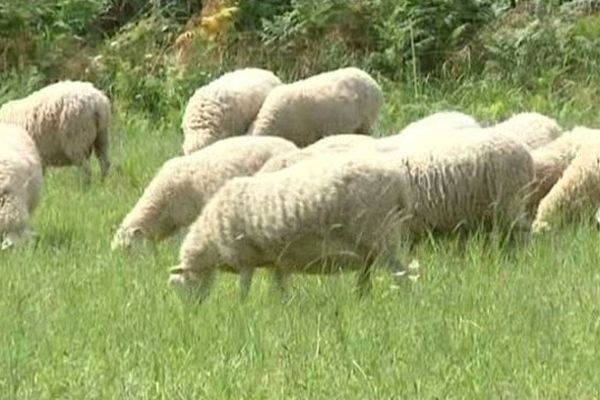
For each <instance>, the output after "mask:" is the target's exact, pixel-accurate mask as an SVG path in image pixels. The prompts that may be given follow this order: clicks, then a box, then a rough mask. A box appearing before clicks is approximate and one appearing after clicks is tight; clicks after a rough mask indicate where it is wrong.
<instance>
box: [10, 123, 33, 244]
mask: <svg viewBox="0 0 600 400" xmlns="http://www.w3.org/2000/svg"><path fill="white" fill-rule="evenodd" d="M42 186H43V175H42V163H41V159H40V155H39V152H38V150H37V148H36V146H35V142H34V141H33V139H32V138H31V137H30V136H29V135H28V133H27V131H25V130H24V129H23V128H21V127H19V126H17V125H11V124H5V123H0V240H2V245H1V247H2V249H3V250H4V249H6V248H8V247H11V246H16V245H18V244H20V243H22V242H23V241H24V239H25V238H26V237H27V234H28V233H29V232H30V231H31V230H30V228H29V219H30V218H31V215H32V214H33V212H34V210H35V209H36V207H37V205H38V203H39V199H40V196H41V191H42Z"/></svg>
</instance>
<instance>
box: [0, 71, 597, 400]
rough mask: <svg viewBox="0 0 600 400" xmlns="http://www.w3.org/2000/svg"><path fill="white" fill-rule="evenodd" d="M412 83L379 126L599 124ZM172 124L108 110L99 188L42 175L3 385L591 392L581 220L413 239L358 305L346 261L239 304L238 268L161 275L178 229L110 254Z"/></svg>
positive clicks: (169, 140)
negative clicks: (417, 273)
mask: <svg viewBox="0 0 600 400" xmlns="http://www.w3.org/2000/svg"><path fill="white" fill-rule="evenodd" d="M411 87H412V86H411ZM421 89H422V91H421V92H420V93H419V94H418V96H415V95H414V93H412V92H411V89H409V85H407V86H406V87H387V88H386V101H387V103H386V104H387V105H386V110H385V112H384V116H383V118H382V121H381V124H380V129H382V131H385V132H393V131H396V130H398V129H400V128H401V127H402V126H403V125H404V124H405V123H408V122H409V121H411V120H413V119H415V118H417V117H419V116H422V115H425V114H427V113H428V112H431V111H435V110H439V109H444V108H454V109H459V110H464V111H466V112H469V113H472V114H474V115H475V116H476V117H478V118H481V119H484V120H493V119H495V118H496V119H497V118H500V117H504V116H506V115H507V114H508V113H510V112H512V111H519V110H523V109H531V108H533V109H537V110H539V111H542V112H545V113H548V114H550V115H553V116H555V117H557V118H559V120H560V122H561V123H562V124H563V125H565V126H572V125H574V124H575V123H581V124H586V125H594V124H596V123H598V122H600V121H599V120H600V115H598V114H597V113H596V114H594V113H590V112H589V107H587V106H586V104H587V103H582V102H583V100H581V98H579V99H577V101H574V100H571V99H570V98H559V99H557V98H556V97H555V93H552V92H550V91H549V92H540V93H528V92H526V91H524V90H520V89H515V88H510V87H508V86H503V84H502V83H501V82H486V81H483V82H471V83H466V84H464V85H461V86H459V87H454V88H443V87H442V88H440V87H439V86H438V87H436V86H433V85H425V84H423V85H422V87H421ZM583 89H584V88H583V87H582V90H583ZM590 99H591V100H594V99H598V97H595V96H591V97H590ZM578 102H579V103H581V104H578ZM595 104H597V101H596V102H590V103H589V104H587V105H595ZM178 123H179V121H176V120H172V121H164V122H154V121H152V120H150V119H145V118H144V117H142V116H140V115H130V116H126V115H120V116H119V121H118V124H117V129H116V134H117V136H116V139H115V141H114V146H113V156H114V157H113V158H114V164H115V168H114V170H113V172H112V174H111V175H110V177H109V178H108V180H107V181H106V182H105V183H104V184H103V185H101V184H100V183H98V182H97V179H96V180H95V182H94V183H93V185H92V186H91V187H90V188H87V189H86V188H83V187H82V186H81V185H80V184H79V180H78V178H79V176H78V174H77V172H76V171H75V170H72V169H64V170H56V171H53V172H51V173H50V174H49V175H48V176H47V180H46V187H45V193H44V198H43V202H42V204H41V206H40V208H39V209H38V210H37V212H36V214H35V218H34V220H33V223H34V227H35V229H36V230H37V231H38V233H39V235H40V236H39V239H38V241H37V243H35V244H30V245H28V246H26V247H24V248H22V249H18V250H14V251H9V252H5V253H1V254H0V267H1V272H2V273H1V275H0V310H1V312H0V398H2V399H84V398H85V399H157V398H161V399H163V398H164V399H180V398H181V399H183V398H185V399H191V398H206V399H214V398H232V399H239V398H248V399H283V398H285V399H296V398H298V399H300V398H302V399H354V398H356V399H383V398H386V399H390V398H456V399H463V398H478V399H480V398H514V399H523V398H527V399H533V398H539V399H550V398H573V399H575V398H577V399H580V398H590V399H591V398H598V397H599V396H600V375H599V374H598V373H597V369H598V365H599V362H600V355H599V354H598V350H597V349H599V348H600V269H599V268H598V266H599V261H600V247H599V246H598V232H597V231H596V230H595V228H593V227H591V226H587V225H579V226H568V227H565V228H564V229H563V230H561V231H560V232H555V233H552V234H550V235H547V236H544V237H541V238H536V239H535V240H534V241H533V242H532V243H530V244H528V245H521V246H517V247H514V248H502V247H499V246H497V245H496V244H495V243H494V242H492V241H489V240H486V239H484V238H481V237H473V238H471V239H469V240H468V242H467V243H460V242H458V241H456V240H454V239H452V238H450V239H446V240H440V241H436V242H430V243H423V244H421V245H419V246H418V247H417V249H416V256H417V257H418V259H419V260H420V263H421V265H422V268H423V269H424V271H423V276H422V278H421V280H419V281H418V282H417V283H416V284H414V285H408V286H406V287H403V288H401V289H400V290H397V289H393V288H392V287H391V284H392V282H391V280H390V278H389V277H388V276H387V275H385V274H384V273H383V272H382V271H378V273H377V274H376V277H375V287H374V291H373V294H372V296H371V297H369V298H366V299H363V300H359V299H358V298H357V297H356V296H355V295H354V293H353V290H352V289H353V288H354V284H355V277H354V276H352V275H350V274H348V275H341V276H337V277H314V276H310V277H308V276H307V277H304V276H297V277H295V278H294V279H293V284H292V287H291V294H292V296H291V297H290V298H289V299H287V300H282V299H279V298H278V297H276V296H273V295H272V293H271V291H270V287H269V282H268V279H264V277H263V274H258V276H257V277H256V279H255V282H254V285H253V287H252V290H251V293H250V296H249V299H248V300H247V301H246V302H245V303H241V302H240V301H239V299H238V297H239V290H238V285H237V280H236V279H235V277H234V276H232V275H228V274H224V273H222V274H220V275H219V277H218V281H217V285H216V287H215V290H214V291H213V294H212V296H211V297H210V298H209V300H208V301H207V302H206V303H204V304H203V305H201V306H191V305H189V304H185V303H184V302H182V301H181V300H180V299H179V297H177V295H176V294H175V293H174V292H173V291H172V290H171V289H170V288H169V287H168V285H167V278H168V273H167V271H168V268H169V267H170V266H171V265H173V264H175V263H176V261H177V256H178V242H177V241H178V240H180V238H176V239H174V240H171V241H169V242H167V243H164V244H161V245H159V246H156V248H149V249H147V251H141V252H138V253H135V254H113V253H111V252H110V250H109V244H110V240H111V236H112V233H113V232H114V229H115V228H116V226H117V225H118V224H119V222H120V221H121V219H122V218H123V216H124V215H125V214H126V213H127V211H128V210H129V209H130V208H131V206H132V205H133V204H134V203H135V201H136V199H137V198H138V196H139V195H140V194H141V192H142V191H143V189H144V186H145V185H146V183H147V182H148V181H149V180H150V179H151V177H152V176H153V174H154V172H155V171H156V169H157V168H158V167H159V166H160V165H161V164H162V163H163V162H164V161H165V160H166V159H168V158H169V157H171V156H173V155H174V154H176V153H178V152H179V148H180V142H181V136H180V135H181V134H180V131H179V128H178ZM96 172H97V171H96ZM95 176H96V177H97V174H96V175H95Z"/></svg>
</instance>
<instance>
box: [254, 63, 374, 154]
mask: <svg viewBox="0 0 600 400" xmlns="http://www.w3.org/2000/svg"><path fill="white" fill-rule="evenodd" d="M382 105H383V93H382V90H381V87H380V86H379V85H378V84H377V82H376V81H375V80H374V79H373V78H372V77H371V76H370V75H369V74H368V73H366V72H365V71H362V70H360V69H358V68H342V69H338V70H334V71H329V72H325V73H322V74H319V75H315V76H312V77H310V78H307V79H303V80H300V81H296V82H294V83H289V84H284V85H281V86H278V87H277V88H275V89H273V90H272V91H271V93H269V95H268V96H267V98H266V99H265V102H264V103H263V105H262V107H261V109H260V111H259V112H258V115H257V116H256V119H255V120H254V122H253V123H252V125H251V126H250V128H249V129H248V134H250V135H273V136H282V137H284V138H286V139H288V140H291V141H292V142H294V143H295V144H296V145H298V146H299V147H305V146H308V145H309V144H311V143H314V142H316V141H317V140H319V139H320V138H322V137H324V136H328V135H334V134H339V133H357V134H371V133H372V131H373V129H374V126H375V123H376V121H377V119H378V117H379V111H380V109H381V106H382Z"/></svg>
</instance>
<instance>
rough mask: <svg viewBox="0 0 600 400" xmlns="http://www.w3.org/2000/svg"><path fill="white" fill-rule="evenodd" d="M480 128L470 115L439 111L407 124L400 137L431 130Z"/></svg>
mask: <svg viewBox="0 0 600 400" xmlns="http://www.w3.org/2000/svg"><path fill="white" fill-rule="evenodd" d="M480 127H481V126H480V125H479V123H478V122H477V120H475V118H473V117H472V116H470V115H467V114H464V113H461V112H459V111H439V112H436V113H433V114H430V115H428V116H427V117H425V118H422V119H419V120H417V121H415V122H412V123H410V124H408V125H407V126H406V127H404V129H402V130H401V131H400V132H399V134H400V135H419V134H420V133H421V132H423V131H430V130H433V129H444V130H448V129H463V128H480Z"/></svg>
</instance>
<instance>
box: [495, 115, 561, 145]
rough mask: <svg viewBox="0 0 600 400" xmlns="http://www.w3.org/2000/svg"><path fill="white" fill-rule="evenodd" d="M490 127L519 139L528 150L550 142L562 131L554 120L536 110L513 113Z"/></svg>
mask: <svg viewBox="0 0 600 400" xmlns="http://www.w3.org/2000/svg"><path fill="white" fill-rule="evenodd" d="M491 128H493V129H494V130H495V131H496V132H499V133H501V134H503V135H506V136H508V137H511V138H513V139H516V140H519V141H521V142H522V143H523V144H525V146H527V147H528V148H529V149H530V150H534V149H537V148H539V147H542V146H544V145H546V144H548V143H550V142H552V141H553V140H554V139H556V138H557V137H558V136H560V134H561V133H562V131H563V130H562V128H561V127H560V125H559V124H558V122H556V120H554V119H553V118H550V117H547V116H545V115H542V114H540V113H536V112H523V113H519V114H515V115H513V116H511V117H510V118H508V119H507V120H505V121H502V122H500V123H498V124H496V125H493V126H492V127H491Z"/></svg>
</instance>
